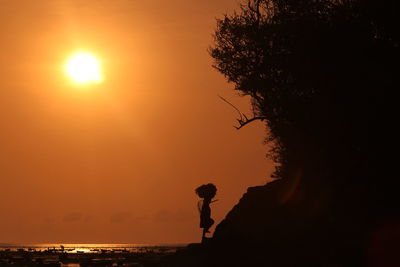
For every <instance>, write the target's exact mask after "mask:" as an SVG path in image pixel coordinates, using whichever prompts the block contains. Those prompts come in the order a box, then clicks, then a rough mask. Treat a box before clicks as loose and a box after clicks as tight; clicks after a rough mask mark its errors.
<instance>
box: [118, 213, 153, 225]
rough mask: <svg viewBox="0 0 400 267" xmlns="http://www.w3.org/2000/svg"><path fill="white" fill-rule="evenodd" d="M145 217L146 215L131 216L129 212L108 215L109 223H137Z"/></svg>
mask: <svg viewBox="0 0 400 267" xmlns="http://www.w3.org/2000/svg"><path fill="white" fill-rule="evenodd" d="M146 219H147V217H146V216H133V215H132V213H130V212H117V213H114V214H112V215H111V216H110V222H111V223H125V222H129V223H138V222H142V221H144V220H146Z"/></svg>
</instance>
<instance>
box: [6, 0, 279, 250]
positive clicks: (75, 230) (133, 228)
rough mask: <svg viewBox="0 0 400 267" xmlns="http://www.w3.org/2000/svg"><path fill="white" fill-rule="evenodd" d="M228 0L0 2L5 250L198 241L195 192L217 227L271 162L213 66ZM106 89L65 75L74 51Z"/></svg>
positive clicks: (256, 127)
mask: <svg viewBox="0 0 400 267" xmlns="http://www.w3.org/2000/svg"><path fill="white" fill-rule="evenodd" d="M236 6H237V1H236V0H218V1H215V0H201V1H199V0H170V1H161V0H157V1H139V0H40V1H39V0H37V1H32V0H18V1H15V0H0V48H1V49H0V62H1V63H0V148H1V149H0V214H1V219H0V243H4V242H41V243H46V242H59V243H61V242H65V243H67V242H74V243H78V242H79V243H94V242H96V243H111V242H112V243H132V242H136V243H181V242H194V241H199V238H200V233H201V230H200V228H198V223H199V218H198V217H199V216H198V212H197V210H196V203H197V200H198V198H197V196H196V195H195V193H194V189H195V188H196V187H197V186H199V185H201V184H203V183H208V182H212V183H214V184H216V185H217V187H218V193H217V198H218V199H219V201H218V202H216V203H215V204H213V206H212V208H213V211H212V212H213V217H214V218H215V219H216V222H219V221H220V220H221V219H222V218H223V217H224V216H225V214H226V213H227V212H228V211H229V210H230V209H231V208H232V206H233V205H234V204H235V203H236V202H237V201H238V200H239V198H240V197H241V195H242V193H243V192H244V191H245V190H246V188H247V187H248V186H253V185H260V184H263V183H265V181H266V180H267V177H268V176H269V174H270V173H271V170H272V164H271V162H269V161H268V160H267V159H265V154H266V152H267V147H266V146H265V145H263V139H264V135H265V131H264V127H263V126H262V124H261V123H254V124H252V125H249V126H246V127H245V128H243V129H242V130H240V131H236V130H235V129H234V128H233V127H232V125H234V124H235V119H236V114H235V111H234V110H233V109H232V108H231V107H229V106H228V105H227V104H226V103H224V102H222V101H221V100H220V99H219V98H218V94H220V95H222V96H224V97H225V98H227V99H229V100H230V101H231V102H233V103H235V104H236V105H237V106H239V107H241V108H242V109H243V110H248V108H249V107H248V99H243V98H240V97H238V96H237V94H236V93H235V92H234V91H233V90H231V88H232V85H229V84H227V83H226V82H225V80H224V77H223V76H222V75H221V74H219V73H218V72H217V71H216V70H214V69H213V68H212V67H211V64H212V59H211V57H210V56H209V55H208V53H207V48H208V47H209V46H210V45H211V44H212V33H213V31H214V29H215V24H216V23H215V18H216V17H220V16H222V14H224V13H226V12H229V11H231V10H232V9H233V8H234V7H236ZM81 49H84V50H87V51H90V52H92V53H94V54H96V55H97V56H98V57H99V58H100V59H101V60H102V62H103V69H104V73H105V81H104V82H103V83H102V84H99V85H93V86H87V87H77V86H75V85H74V84H72V83H71V82H70V81H69V80H68V79H67V77H66V76H65V74H64V73H63V69H62V68H63V64H64V62H65V61H66V60H67V58H68V56H69V55H71V53H73V52H74V51H76V50H81Z"/></svg>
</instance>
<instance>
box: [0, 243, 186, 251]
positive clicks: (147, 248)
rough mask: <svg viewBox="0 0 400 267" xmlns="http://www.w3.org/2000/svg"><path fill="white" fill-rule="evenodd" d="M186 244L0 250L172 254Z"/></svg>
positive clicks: (29, 246)
mask: <svg viewBox="0 0 400 267" xmlns="http://www.w3.org/2000/svg"><path fill="white" fill-rule="evenodd" d="M184 246H186V244H63V243H49V244H0V250H10V251H18V250H19V251H22V250H25V251H53V252H67V253H102V252H150V251H154V252H173V251H175V250H176V249H178V248H181V247H184Z"/></svg>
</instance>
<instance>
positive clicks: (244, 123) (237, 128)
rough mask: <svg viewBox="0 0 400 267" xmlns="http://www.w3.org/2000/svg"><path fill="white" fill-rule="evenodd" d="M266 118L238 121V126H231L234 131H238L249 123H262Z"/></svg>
mask: <svg viewBox="0 0 400 267" xmlns="http://www.w3.org/2000/svg"><path fill="white" fill-rule="evenodd" d="M266 119H267V118H266V117H253V118H251V119H246V120H244V121H243V120H238V122H239V124H240V125H239V126H233V127H234V128H235V129H236V130H240V129H241V128H242V127H244V126H246V125H247V124H249V123H250V122H253V121H258V120H259V121H263V120H266Z"/></svg>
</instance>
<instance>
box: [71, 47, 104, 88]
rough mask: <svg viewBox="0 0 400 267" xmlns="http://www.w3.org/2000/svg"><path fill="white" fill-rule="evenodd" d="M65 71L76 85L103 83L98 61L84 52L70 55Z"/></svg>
mask: <svg viewBox="0 0 400 267" xmlns="http://www.w3.org/2000/svg"><path fill="white" fill-rule="evenodd" d="M65 71H66V73H67V75H68V76H69V77H70V78H71V79H72V80H73V81H74V82H76V83H80V84H85V83H101V82H102V81H103V75H102V72H101V64H100V61H99V60H98V59H97V58H96V57H95V56H93V55H91V54H89V53H86V52H85V53H84V52H81V53H76V54H74V55H72V56H71V57H70V58H69V59H68V61H67V64H66V65H65Z"/></svg>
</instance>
